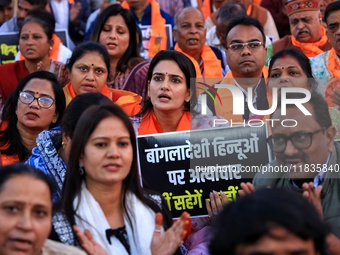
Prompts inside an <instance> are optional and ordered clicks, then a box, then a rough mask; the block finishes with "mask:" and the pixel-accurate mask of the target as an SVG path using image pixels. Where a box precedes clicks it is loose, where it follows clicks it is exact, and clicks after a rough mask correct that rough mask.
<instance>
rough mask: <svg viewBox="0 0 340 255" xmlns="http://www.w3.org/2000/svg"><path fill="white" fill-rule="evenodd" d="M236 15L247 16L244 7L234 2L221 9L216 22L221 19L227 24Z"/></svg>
mask: <svg viewBox="0 0 340 255" xmlns="http://www.w3.org/2000/svg"><path fill="white" fill-rule="evenodd" d="M235 15H246V11H245V10H244V8H243V6H242V5H239V4H236V3H232V2H229V3H225V4H224V5H222V6H221V8H220V9H219V11H218V13H217V16H216V20H218V19H221V20H222V23H224V24H227V23H229V21H230V20H232V19H233V18H234V17H235Z"/></svg>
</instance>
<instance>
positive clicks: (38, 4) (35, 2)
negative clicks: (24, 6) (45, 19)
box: [25, 0, 48, 9]
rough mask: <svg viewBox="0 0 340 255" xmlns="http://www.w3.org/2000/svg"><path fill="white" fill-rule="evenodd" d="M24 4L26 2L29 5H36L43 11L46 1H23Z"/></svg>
mask: <svg viewBox="0 0 340 255" xmlns="http://www.w3.org/2000/svg"><path fill="white" fill-rule="evenodd" d="M25 1H26V2H28V3H29V4H30V5H37V6H39V7H42V8H44V9H45V7H46V5H47V2H48V1H47V0H25Z"/></svg>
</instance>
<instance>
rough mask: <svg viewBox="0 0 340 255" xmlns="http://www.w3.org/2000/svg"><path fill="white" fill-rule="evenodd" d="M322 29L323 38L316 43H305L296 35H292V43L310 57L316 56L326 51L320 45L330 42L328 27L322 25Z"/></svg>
mask: <svg viewBox="0 0 340 255" xmlns="http://www.w3.org/2000/svg"><path fill="white" fill-rule="evenodd" d="M320 30H321V39H320V40H319V41H317V42H314V43H303V42H299V41H298V40H296V39H295V37H294V36H292V37H291V38H292V39H291V40H292V44H293V45H294V46H295V47H298V48H299V49H301V51H302V52H303V53H304V54H305V55H306V56H307V57H309V58H312V57H315V56H316V55H319V54H321V53H323V52H324V51H323V50H321V49H320V48H319V47H320V46H322V45H324V44H326V43H327V42H328V38H327V35H326V29H325V28H324V27H323V26H322V25H320Z"/></svg>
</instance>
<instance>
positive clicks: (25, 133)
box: [0, 71, 66, 165]
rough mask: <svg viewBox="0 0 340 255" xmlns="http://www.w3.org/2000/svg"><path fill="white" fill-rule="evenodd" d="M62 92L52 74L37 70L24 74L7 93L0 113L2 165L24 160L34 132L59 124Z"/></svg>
mask: <svg viewBox="0 0 340 255" xmlns="http://www.w3.org/2000/svg"><path fill="white" fill-rule="evenodd" d="M65 105H66V103H65V96H64V92H63V90H62V88H61V86H60V84H59V83H58V80H57V79H56V77H55V75H54V74H52V73H50V72H47V71H38V72H34V73H31V74H30V75H28V76H26V77H25V78H24V79H23V80H22V81H21V82H20V83H19V84H18V86H17V87H16V89H15V90H14V91H13V93H12V94H11V95H10V96H9V98H8V99H7V101H6V104H5V106H4V108H3V112H2V123H1V126H0V152H1V161H2V162H1V163H2V165H8V164H12V163H15V162H23V161H25V160H26V159H27V158H28V157H29V155H30V152H31V150H32V149H33V148H34V147H35V146H36V138H37V136H38V134H39V133H40V132H41V131H43V130H47V129H49V128H53V127H55V126H57V125H58V124H59V121H60V120H61V119H62V116H63V113H64V110H65Z"/></svg>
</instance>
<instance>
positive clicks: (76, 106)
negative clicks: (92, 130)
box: [61, 92, 112, 139]
mask: <svg viewBox="0 0 340 255" xmlns="http://www.w3.org/2000/svg"><path fill="white" fill-rule="evenodd" d="M103 103H108V104H109V103H112V101H111V100H110V99H109V98H108V97H106V96H104V95H103V94H101V93H98V92H90V93H84V94H80V95H77V96H76V97H75V98H73V99H72V101H71V102H70V104H69V105H68V107H67V109H66V111H65V114H64V118H63V121H62V125H61V126H62V133H63V134H65V135H67V136H68V137H69V138H71V139H72V137H73V133H74V129H75V128H76V125H77V122H78V120H79V118H80V116H81V114H82V113H83V112H84V111H85V110H86V109H87V108H89V107H90V106H91V105H100V104H103Z"/></svg>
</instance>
